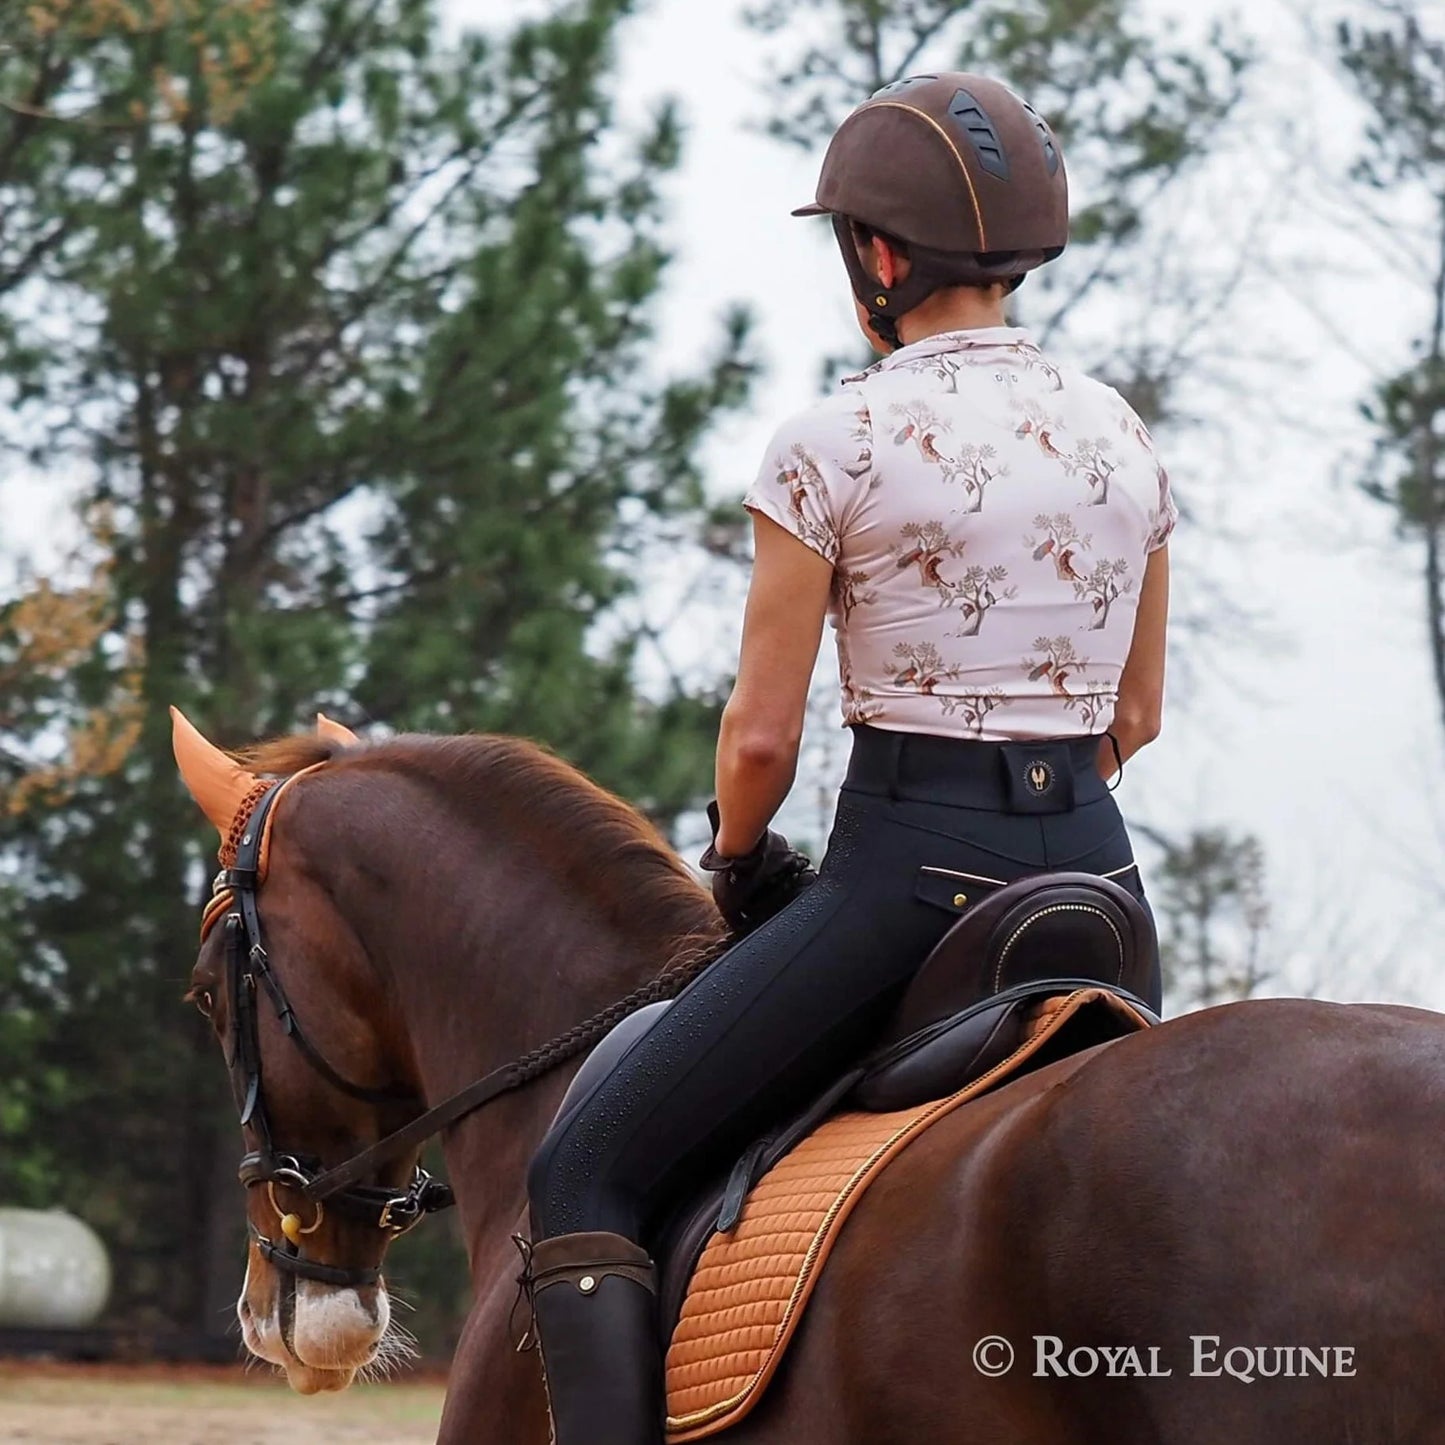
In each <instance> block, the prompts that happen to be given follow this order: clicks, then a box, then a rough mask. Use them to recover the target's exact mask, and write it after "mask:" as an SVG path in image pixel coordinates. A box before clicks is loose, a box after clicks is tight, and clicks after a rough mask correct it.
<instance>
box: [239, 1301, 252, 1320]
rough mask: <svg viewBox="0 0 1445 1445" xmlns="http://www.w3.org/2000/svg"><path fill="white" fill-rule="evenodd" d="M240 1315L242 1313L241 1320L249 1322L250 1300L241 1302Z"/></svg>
mask: <svg viewBox="0 0 1445 1445" xmlns="http://www.w3.org/2000/svg"><path fill="white" fill-rule="evenodd" d="M239 1313H240V1316H241V1318H242V1319H243V1320H248V1319H250V1318H251V1301H250V1300H248V1299H243V1300H242V1301H241V1303H240V1306H239Z"/></svg>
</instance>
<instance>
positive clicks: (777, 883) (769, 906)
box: [698, 803, 818, 938]
mask: <svg viewBox="0 0 1445 1445" xmlns="http://www.w3.org/2000/svg"><path fill="white" fill-rule="evenodd" d="M707 816H708V819H709V821H710V822H711V823H712V834H713V839H714V841H713V842H712V843H710V844H709V845H708V848H707V851H706V852H705V853H704V854H703V855H702V857H701V858H699V859H698V867H699V868H701V869H703V870H704V871H705V872H708V873H711V874H712V897H713V902H714V903H716V904H717V906H718V912H720V913H721V914H722V916H723V917H724V918H725V919H726V920H727V924H728V927H729V928H731V929H732V931H733V932H734V933H735V934H736V935H737V936H738V937H739V938H741V937H742V936H743V935H744V934H745V933H751V932H752V931H753V929H755V928H757V927H758V926H759V924H763V923H766V922H767V921H768V919H770V918H771V917H772V916H773V915H774V914H775V913H781V912H782V910H783V909H784V908H786V907H787V906H788V904H790V903H791V902H792V901H793V899H795V898H796V897H797V896H798V894H800V893H801V892H802V891H803V890H804V889H805V888H808V887H810V886H811V885H812V884H814V883H816V882H817V881H818V873H817V870H816V869H815V868H814V867H813V865H812V864H811V863H810V862H809V861H808V859H807V858H805V857H804V856H803V854H801V853H799V852H798V851H797V849H796V848H794V847H792V846H791V845H790V844H789V842H788V840H787V839H786V838H785V837H783V835H782V834H781V833H774V832H773V831H772V830H771V829H769V830H768V831H767V832H766V833H764V834H763V836H762V837H761V838H759V839H758V841H757V843H756V844H755V845H754V846H753V848H752V851H751V852H748V853H744V854H743V855H742V856H741V857H739V858H724V857H723V856H722V854H721V853H719V852H718V850H717V842H716V839H717V829H718V810H717V804H716V803H709V804H708V806H707Z"/></svg>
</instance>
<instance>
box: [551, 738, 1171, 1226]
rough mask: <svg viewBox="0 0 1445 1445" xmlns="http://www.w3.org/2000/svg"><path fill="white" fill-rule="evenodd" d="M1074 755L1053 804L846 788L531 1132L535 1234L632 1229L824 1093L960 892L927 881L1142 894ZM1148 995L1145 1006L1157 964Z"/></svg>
mask: <svg viewBox="0 0 1445 1445" xmlns="http://www.w3.org/2000/svg"><path fill="white" fill-rule="evenodd" d="M875 737H876V734H875ZM930 745H931V741H930ZM962 746H967V745H962ZM977 746H979V747H983V746H986V745H982V744H980V745H977ZM1055 746H1057V745H1055ZM1089 755H1090V756H1091V754H1089ZM1085 756H1086V755H1085V754H1084V753H1082V752H1081V750H1080V749H1079V748H1078V747H1075V748H1074V749H1073V761H1072V763H1071V764H1068V766H1071V767H1072V768H1073V770H1074V773H1075V778H1074V779H1071V780H1070V781H1071V782H1073V781H1077V789H1076V795H1077V798H1078V802H1077V805H1076V806H1073V807H1072V808H1070V809H1068V810H1067V811H1060V812H1037V813H1035V812H1019V811H1005V810H1004V807H1008V806H1009V804H1008V803H1007V801H1006V800H1003V799H998V798H995V799H993V801H995V802H1001V803H1003V805H1004V806H1003V807H988V808H979V807H966V806H960V805H958V804H957V803H956V802H952V801H950V802H935V801H925V800H924V799H923V798H922V797H921V796H920V795H919V791H918V790H917V789H910V790H907V791H906V792H905V793H903V794H900V790H899V789H898V788H897V787H896V786H894V787H889V788H887V789H886V790H884V791H881V792H867V791H862V790H860V788H859V787H858V786H856V785H853V784H850V786H846V787H845V788H844V790H843V792H842V793H841V795H840V797H839V801H838V811H837V816H836V819H835V821H834V826H833V831H832V836H831V837H830V839H829V842H828V851H827V855H826V857H825V859H824V861H823V865H822V867H821V869H820V874H819V878H818V882H817V883H816V884H815V885H814V886H813V887H812V888H810V889H809V890H808V891H807V892H806V893H804V894H803V895H802V896H801V897H800V898H798V899H797V900H796V901H795V902H794V903H793V904H792V905H791V906H790V907H788V908H787V909H785V910H784V911H783V912H782V913H780V914H779V915H778V916H777V917H776V918H774V919H772V920H771V921H770V922H769V923H767V924H765V925H764V926H763V927H762V928H760V929H758V930H757V931H756V932H755V933H753V934H751V935H749V936H748V937H747V938H745V939H743V940H742V941H741V942H740V943H738V944H737V945H736V946H735V947H734V948H732V949H730V950H729V951H728V952H727V953H726V954H724V955H723V956H722V957H721V958H719V959H718V960H717V962H716V963H714V964H712V965H711V966H710V967H709V968H708V969H707V971H706V972H705V973H703V974H702V975H701V977H699V978H698V979H696V980H695V981H694V982H693V983H692V984H691V985H690V986H689V987H688V988H687V989H686V990H685V991H684V992H683V993H682V994H681V995H679V997H678V998H677V1000H676V1001H675V1002H674V1003H673V1005H672V1006H671V1008H670V1009H668V1011H667V1012H666V1013H665V1014H664V1015H663V1016H662V1017H661V1018H660V1020H659V1021H658V1022H657V1023H656V1024H655V1025H654V1026H653V1027H652V1028H651V1029H650V1030H649V1031H648V1032H647V1034H645V1035H644V1036H643V1037H642V1038H641V1039H639V1040H638V1041H637V1043H636V1044H634V1045H633V1047H632V1048H631V1050H630V1051H629V1052H628V1053H627V1054H626V1055H625V1056H624V1057H623V1059H622V1060H621V1062H620V1063H619V1064H618V1065H617V1067H616V1068H615V1069H614V1070H613V1071H612V1072H611V1073H610V1074H609V1075H608V1076H607V1077H606V1078H604V1079H602V1080H600V1081H599V1082H598V1084H597V1085H596V1086H595V1088H594V1089H593V1090H592V1092H591V1094H590V1095H588V1096H587V1098H586V1099H585V1100H584V1101H583V1102H582V1103H581V1104H580V1105H579V1106H578V1107H577V1108H576V1109H575V1110H573V1111H571V1112H569V1114H568V1115H567V1117H566V1119H565V1120H563V1121H561V1122H560V1123H559V1124H558V1125H557V1126H556V1127H554V1128H553V1130H552V1132H551V1133H550V1134H549V1135H548V1136H547V1138H546V1139H545V1140H544V1141H543V1143H542V1146H541V1148H540V1149H539V1151H538V1153H537V1156H536V1158H535V1159H534V1160H533V1163H532V1168H531V1171H530V1174H529V1178H528V1184H529V1189H530V1194H531V1202H532V1226H533V1232H534V1237H536V1238H549V1237H551V1236H553V1235H558V1234H569V1233H574V1232H576V1231H580V1230H607V1231H611V1232H613V1233H617V1234H621V1235H625V1236H626V1237H628V1238H629V1239H634V1240H636V1239H639V1238H640V1235H641V1234H642V1232H643V1231H644V1230H645V1228H646V1227H647V1224H648V1222H649V1220H650V1219H651V1218H652V1216H653V1213H654V1211H655V1209H656V1208H657V1206H658V1205H659V1203H660V1202H661V1200H662V1198H663V1196H664V1195H665V1193H666V1191H667V1187H668V1184H669V1181H670V1180H675V1179H676V1178H678V1177H679V1171H680V1170H682V1169H683V1168H684V1167H686V1168H688V1169H689V1170H692V1169H696V1168H697V1167H699V1165H700V1164H701V1163H703V1162H704V1161H716V1163H717V1164H723V1165H725V1164H726V1163H728V1162H731V1158H732V1157H735V1156H736V1154H737V1153H739V1152H740V1151H741V1150H742V1149H743V1148H745V1147H746V1146H747V1144H748V1143H749V1142H751V1140H752V1138H754V1137H756V1135H757V1134H758V1133H759V1132H762V1131H763V1130H766V1128H767V1127H768V1126H769V1124H771V1123H775V1122H777V1119H778V1117H779V1115H780V1114H781V1112H782V1111H783V1110H785V1109H787V1108H790V1107H794V1106H798V1105H801V1104H802V1103H804V1102H805V1101H806V1100H807V1099H808V1098H809V1097H811V1096H812V1095H814V1094H816V1093H818V1092H821V1090H822V1089H823V1088H824V1087H826V1085H827V1084H828V1083H829V1082H830V1081H831V1080H832V1079H833V1078H835V1077H837V1076H838V1074H839V1073H841V1071H842V1070H843V1069H844V1068H846V1067H847V1065H848V1064H849V1063H850V1062H852V1061H853V1060H854V1059H856V1058H857V1057H858V1055H859V1053H860V1052H861V1051H862V1050H864V1049H865V1048H866V1047H867V1046H868V1043H869V1041H870V1039H871V1038H872V1036H874V1035H875V1034H876V1033H877V1032H878V1031H879V1030H880V1029H881V1028H882V1026H883V1024H884V1023H885V1022H886V1021H887V1018H888V1012H889V1010H890V1008H891V1007H892V1005H893V1004H894V1003H895V1002H896V1000H897V998H898V997H899V995H900V993H901V991H902V989H903V988H904V986H905V985H906V984H907V982H908V981H909V979H910V978H911V977H912V976H913V975H914V973H916V972H917V970H918V968H919V966H920V964H921V963H922V962H923V960H924V958H925V957H926V956H927V954H928V952H929V950H930V949H932V947H933V946H934V944H936V943H937V942H938V941H939V940H940V939H941V938H942V937H943V935H944V934H945V933H946V932H947V931H948V929H949V928H950V927H951V926H952V924H953V923H954V922H955V921H956V919H957V915H958V912H959V911H961V908H962V907H963V906H966V902H965V903H963V904H961V905H960V904H958V903H957V900H958V899H960V898H961V899H964V900H966V898H967V891H968V888H969V886H970V885H969V883H968V881H967V879H966V878H963V877H961V878H960V879H959V880H958V884H957V893H956V894H954V893H953V892H951V891H950V889H948V888H945V889H944V890H943V891H942V893H940V890H939V888H938V886H937V883H938V879H939V878H940V877H947V876H948V875H949V874H957V875H972V876H974V877H976V878H980V879H984V880H988V881H991V882H1010V881H1012V880H1013V879H1015V878H1019V877H1022V876H1024V875H1025V874H1029V873H1038V872H1043V871H1055V870H1076V871H1079V872H1087V873H1099V874H1111V875H1114V876H1115V879H1116V881H1117V882H1118V883H1120V884H1121V885H1123V886H1124V887H1126V888H1128V889H1129V890H1130V891H1131V892H1133V893H1135V894H1136V895H1137V896H1139V897H1140V898H1142V897H1143V890H1142V887H1141V885H1140V883H1139V879H1138V872H1137V869H1134V868H1132V867H1130V865H1131V864H1132V862H1133V853H1132V850H1131V847H1130V843H1129V839H1128V835H1127V833H1126V832H1125V828H1124V823H1123V820H1122V818H1121V817H1120V814H1119V810H1118V808H1117V806H1116V805H1115V803H1114V800H1113V799H1112V798H1111V797H1109V796H1108V794H1107V793H1106V792H1105V791H1104V790H1103V788H1102V785H1100V784H1099V782H1098V779H1097V776H1093V777H1090V776H1088V772H1087V769H1086V768H1085V767H1083V766H1081V760H1082V759H1083V757H1085ZM850 776H851V775H850ZM955 781H956V780H955ZM953 791H954V792H955V793H956V789H955V790H953ZM983 791H984V793H985V795H987V794H988V792H989V790H988V789H985V790H983ZM890 794H892V796H890ZM940 794H941V795H943V796H948V795H949V794H950V789H949V788H948V787H941V788H937V789H934V790H933V795H940ZM925 870H946V871H945V872H944V873H939V872H928V871H925ZM1146 1001H1147V1002H1149V1003H1150V1004H1151V1005H1152V1006H1153V1007H1155V1008H1156V1009H1157V1008H1158V1006H1159V997H1158V985H1157V963H1156V984H1155V988H1154V997H1153V998H1151V999H1149V1000H1146Z"/></svg>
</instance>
